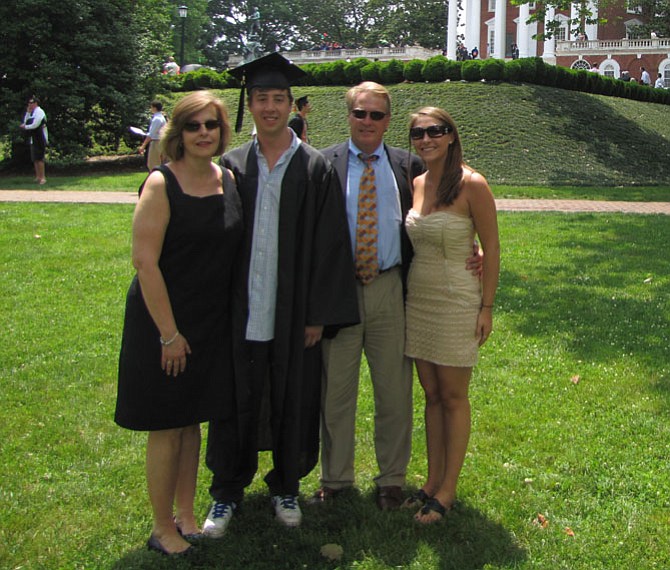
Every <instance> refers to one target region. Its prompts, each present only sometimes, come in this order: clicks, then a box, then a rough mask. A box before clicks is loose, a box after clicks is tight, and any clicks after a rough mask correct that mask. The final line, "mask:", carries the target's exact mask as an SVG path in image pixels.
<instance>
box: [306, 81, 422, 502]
mask: <svg viewBox="0 0 670 570" xmlns="http://www.w3.org/2000/svg"><path fill="white" fill-rule="evenodd" d="M346 103H347V111H348V122H349V127H350V133H351V138H350V139H349V140H348V141H347V142H345V143H342V144H338V145H334V146H331V147H329V148H327V149H325V150H323V151H322V153H323V154H324V155H325V156H326V158H328V159H329V160H330V161H331V162H332V164H333V166H334V167H335V170H336V172H337V175H338V178H339V179H340V184H341V186H342V190H343V192H344V195H345V200H346V206H347V218H348V221H349V231H350V235H351V242H352V246H353V248H354V253H355V247H356V227H357V212H358V194H359V181H360V179H361V176H362V174H363V171H364V170H365V164H366V162H365V161H366V160H367V159H368V157H370V156H371V155H374V158H373V159H372V160H373V162H372V167H373V169H374V178H375V187H376V194H377V198H376V200H377V206H376V210H377V229H378V231H377V258H378V274H377V275H376V277H375V278H374V279H372V281H370V282H367V283H366V284H363V282H362V281H361V280H360V279H359V280H358V282H357V289H358V301H359V311H360V320H361V322H360V324H358V325H355V326H352V327H347V328H343V329H341V330H339V332H337V334H336V336H335V337H334V338H332V339H326V340H324V341H323V356H324V373H323V392H322V408H321V488H320V489H319V490H318V491H317V492H316V494H315V496H314V498H313V502H322V501H326V500H328V499H331V498H333V497H335V496H336V495H337V494H338V493H339V492H341V491H342V490H344V489H347V488H350V487H352V486H353V484H354V449H355V425H356V400H357V396H358V378H359V371H360V364H361V356H362V353H363V351H365V356H366V358H367V361H368V365H369V367H370V375H371V378H372V385H373V390H374V400H375V438H374V442H375V453H376V456H377V463H378V465H379V473H378V475H377V476H376V477H375V483H376V485H377V495H376V497H377V499H376V500H377V505H378V506H379V508H380V509H382V510H387V509H395V508H398V507H399V506H400V505H401V503H402V501H403V495H402V487H403V485H404V484H405V475H406V471H407V464H408V463H409V458H410V451H411V432H412V363H411V361H410V360H409V359H408V358H406V357H405V356H404V347H405V312H404V288H405V283H406V277H407V271H408V269H409V263H410V261H411V257H412V246H411V244H410V241H409V239H408V237H407V234H406V232H405V224H404V221H405V216H406V215H407V212H408V210H409V209H410V208H411V206H412V192H411V188H410V185H411V181H412V180H413V179H414V177H416V176H418V175H419V174H420V173H421V172H422V171H423V166H422V164H421V161H420V160H419V158H418V157H417V156H416V155H413V154H411V153H410V152H409V151H408V150H402V149H399V148H393V147H389V146H386V145H385V144H384V142H383V138H384V133H385V132H386V130H387V129H388V125H389V122H390V120H391V97H390V95H389V92H388V91H387V90H386V88H384V87H383V86H381V85H379V84H377V83H373V82H364V83H361V84H360V85H357V86H355V87H353V88H352V89H350V90H349V92H348V93H347V95H346Z"/></svg>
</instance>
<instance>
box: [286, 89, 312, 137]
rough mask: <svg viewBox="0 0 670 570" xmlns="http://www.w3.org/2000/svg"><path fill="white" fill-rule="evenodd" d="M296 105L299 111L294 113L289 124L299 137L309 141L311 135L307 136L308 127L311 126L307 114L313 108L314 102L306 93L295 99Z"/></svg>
mask: <svg viewBox="0 0 670 570" xmlns="http://www.w3.org/2000/svg"><path fill="white" fill-rule="evenodd" d="M295 106H296V108H297V109H298V112H297V113H296V114H295V115H293V117H292V118H291V120H290V121H289V122H288V126H289V127H291V128H292V129H293V130H294V131H295V134H296V135H298V138H299V139H300V140H301V141H302V142H306V143H309V137H308V136H307V127H308V126H309V125H308V123H307V114H308V113H309V112H310V111H311V110H312V104H311V103H310V102H309V98H308V97H307V95H305V96H304V97H298V98H297V99H296V100H295Z"/></svg>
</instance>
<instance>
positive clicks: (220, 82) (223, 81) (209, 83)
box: [181, 67, 235, 91]
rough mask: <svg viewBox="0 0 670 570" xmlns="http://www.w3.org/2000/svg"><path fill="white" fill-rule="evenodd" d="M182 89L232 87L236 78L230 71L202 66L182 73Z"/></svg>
mask: <svg viewBox="0 0 670 570" xmlns="http://www.w3.org/2000/svg"><path fill="white" fill-rule="evenodd" d="M181 77H182V90H183V91H195V90H197V89H224V88H226V87H232V86H233V84H234V82H235V79H234V78H233V76H232V75H230V74H229V73H228V72H226V71H224V72H222V73H218V72H216V71H215V70H213V69H209V68H206V67H201V68H200V69H197V70H195V71H189V72H188V73H184V74H182V76H181Z"/></svg>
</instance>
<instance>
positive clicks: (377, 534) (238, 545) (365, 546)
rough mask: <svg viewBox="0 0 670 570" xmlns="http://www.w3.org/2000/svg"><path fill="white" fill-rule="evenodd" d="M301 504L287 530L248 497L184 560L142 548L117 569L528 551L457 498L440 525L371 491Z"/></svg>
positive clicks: (507, 559) (479, 558) (455, 557)
mask: <svg viewBox="0 0 670 570" xmlns="http://www.w3.org/2000/svg"><path fill="white" fill-rule="evenodd" d="M302 505H303V508H302V510H303V515H304V517H303V523H302V526H301V527H300V528H297V529H289V528H284V527H282V526H281V525H279V524H278V523H277V522H276V521H275V520H274V513H273V512H272V509H271V507H270V503H269V500H268V497H267V495H264V494H258V493H254V494H251V495H249V496H248V498H247V499H246V500H245V503H244V505H243V509H242V510H241V512H240V513H238V514H236V516H235V518H234V519H233V521H232V522H231V526H230V528H229V530H228V532H227V534H226V535H225V536H224V537H223V538H221V539H218V540H205V541H203V542H202V543H201V544H200V545H199V547H198V552H197V553H196V554H195V555H194V556H192V557H190V559H189V560H178V561H175V560H170V559H167V558H166V557H163V556H160V555H158V554H154V553H149V552H146V551H133V552H129V553H128V554H127V555H126V556H124V557H123V558H121V559H120V560H118V561H117V562H116V564H114V566H113V567H112V568H114V569H115V570H133V569H138V570H139V569H146V570H153V569H163V568H203V569H204V568H208V569H221V570H223V569H226V570H231V569H245V570H246V569H250V570H279V569H286V570H296V569H302V568H306V569H309V570H319V569H324V570H326V569H333V568H353V567H356V566H360V565H364V566H365V567H370V568H373V567H374V568H389V569H391V568H393V569H395V568H407V567H410V566H412V567H419V566H417V564H420V567H421V568H425V569H426V570H429V569H433V568H435V569H437V568H440V569H454V570H456V569H458V570H478V569H480V568H484V567H485V566H486V565H487V564H488V565H492V566H494V567H500V566H508V565H509V566H514V565H515V564H517V563H519V562H521V561H523V560H524V559H525V557H526V554H525V552H524V551H523V550H522V549H521V548H519V547H518V546H517V545H516V544H515V542H514V539H513V537H512V535H511V533H510V532H508V531H507V530H506V529H505V528H504V527H502V526H501V525H500V524H498V523H496V522H494V521H491V520H489V519H487V518H486V517H485V516H484V515H483V514H482V513H481V512H479V511H477V510H476V509H473V508H471V507H469V506H467V505H464V504H459V505H457V506H456V507H455V509H454V510H453V511H452V512H451V513H449V515H448V516H447V519H446V520H445V521H443V522H441V523H438V524H434V525H429V526H422V525H419V524H417V523H415V522H414V520H413V518H412V516H413V514H414V513H413V511H409V510H400V511H395V512H381V511H379V510H378V509H377V507H376V505H375V502H374V496H373V493H372V492H369V493H365V494H361V493H359V492H358V491H353V490H352V491H350V492H346V493H344V494H343V495H342V496H340V497H338V498H337V499H336V500H335V501H333V502H330V503H328V504H324V505H318V506H309V505H305V501H302ZM325 544H337V545H339V546H341V547H342V549H343V555H342V558H341V559H340V560H339V561H331V560H327V559H326V558H324V557H323V556H322V555H321V553H320V550H321V547H322V546H323V545H325Z"/></svg>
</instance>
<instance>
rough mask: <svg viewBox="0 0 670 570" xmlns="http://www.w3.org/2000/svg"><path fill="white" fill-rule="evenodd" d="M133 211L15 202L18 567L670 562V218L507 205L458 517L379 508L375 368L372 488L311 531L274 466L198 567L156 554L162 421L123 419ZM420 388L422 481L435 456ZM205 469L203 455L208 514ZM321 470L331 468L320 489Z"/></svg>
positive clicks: (360, 462) (2, 450)
mask: <svg viewBox="0 0 670 570" xmlns="http://www.w3.org/2000/svg"><path fill="white" fill-rule="evenodd" d="M131 216H132V206H128V205H125V206H123V205H118V206H117V205H71V204H68V205H66V204H7V203H0V220H1V223H2V228H3V231H2V232H1V233H0V266H1V267H2V272H1V273H0V290H2V292H3V295H2V296H1V297H0V315H1V317H0V326H1V327H2V331H3V333H4V334H3V335H2V343H0V398H1V399H2V407H1V408H0V441H1V442H2V444H1V445H0V481H1V483H0V513H1V514H0V567H1V568H8V569H18V568H21V569H31V570H32V569H60V568H64V569H65V568H66V569H72V568H77V569H91V568H96V569H97V568H115V569H119V570H121V569H124V570H125V569H139V568H147V569H159V568H175V567H177V568H188V567H193V568H203V569H204V568H220V569H224V568H225V569H233V568H235V569H237V568H240V569H242V568H244V569H248V568H251V569H254V570H256V569H257V570H265V569H267V570H276V569H281V568H285V569H296V568H298V569H299V568H306V569H310V570H313V569H323V570H326V569H329V570H330V569H336V568H337V569H357V570H358V569H364V570H381V569H384V570H386V569H388V570H391V569H395V568H408V569H417V570H418V569H421V570H424V569H443V568H449V569H459V570H460V569H473V570H474V569H484V568H486V569H488V570H492V569H513V568H514V569H531V568H533V569H535V568H537V569H540V568H541V569H547V568H551V569H566V570H575V569H584V570H592V569H613V568H616V569H618V568H622V569H624V568H625V569H628V568H635V569H647V568H649V569H651V568H665V567H667V561H668V560H669V559H670V538H669V537H670V499H669V497H670V471H669V470H668V457H670V427H669V426H670V422H669V421H668V416H669V414H670V332H669V331H670V305H669V304H668V298H670V258H669V257H668V254H667V252H666V249H665V244H667V243H668V242H669V241H670V224H668V220H667V217H663V216H637V215H623V214H557V213H507V212H504V213H500V214H499V219H500V232H501V242H502V272H501V281H500V289H499V296H498V300H497V308H496V312H495V329H496V330H495V332H494V334H493V336H492V337H491V340H490V341H489V343H488V344H487V345H486V346H485V347H484V349H483V350H482V353H481V358H480V363H479V365H478V367H477V368H476V370H475V374H474V379H473V383H472V392H471V394H472V404H473V434H472V440H471V445H470V449H469V453H468V457H467V459H466V464H465V467H464V470H463V474H462V479H461V485H460V500H461V503H460V506H459V507H458V508H457V509H456V510H455V511H454V512H453V513H451V514H450V515H449V517H448V519H447V520H446V521H445V523H444V524H440V525H435V526H433V527H431V528H425V527H419V526H417V525H415V524H414V523H413V522H412V520H411V513H408V512H395V513H380V512H379V511H377V509H376V508H375V506H374V503H373V501H372V496H371V491H372V481H371V480H372V477H373V476H374V474H375V470H376V465H375V459H374V455H373V452H372V422H373V409H372V402H371V393H370V388H369V382H368V375H367V371H366V370H364V371H363V373H362V381H361V384H362V392H361V398H360V409H359V423H358V449H357V453H358V455H357V475H358V486H359V488H360V493H351V494H350V495H349V496H348V497H346V498H344V500H342V501H341V502H339V503H336V504H335V505H333V506H331V507H325V508H312V507H304V509H303V510H304V512H305V517H304V524H303V526H302V527H301V528H300V529H293V530H289V529H285V528H283V527H279V526H278V525H277V524H276V523H275V522H274V521H273V518H272V514H271V510H270V507H269V503H268V499H267V496H266V492H265V488H264V485H263V483H262V481H261V480H260V478H257V480H256V481H255V482H254V484H253V486H252V487H251V489H250V494H249V496H248V500H247V502H246V503H245V510H244V513H243V515H241V516H240V517H238V518H237V519H236V520H235V521H234V524H233V525H232V526H231V529H230V533H229V534H228V535H227V536H226V537H225V538H224V539H222V540H220V541H218V542H208V543H206V544H204V545H203V546H202V547H201V549H200V553H199V554H198V556H197V557H196V558H195V559H194V560H193V563H192V565H191V566H189V565H187V564H186V563H182V564H174V563H172V562H168V561H166V560H163V559H161V558H159V557H158V556H157V555H155V554H152V553H149V552H147V551H146V550H145V549H144V542H145V541H146V539H147V537H148V534H149V532H150V528H151V516H150V510H149V504H148V500H147V497H146V490H145V482H144V470H143V461H144V443H145V436H144V435H143V434H136V433H131V432H128V431H125V430H122V429H120V428H118V427H117V426H116V425H115V424H114V423H113V421H112V417H113V409H114V402H115V390H116V379H115V375H116V364H117V356H118V349H119V343H120V333H121V324H122V319H123V305H124V297H125V292H126V288H127V286H128V284H129V281H130V278H131V275H132V268H131V264H130V221H131ZM415 396H416V398H415V411H416V415H415V420H414V451H413V457H412V462H411V465H410V472H409V475H408V484H409V486H411V487H413V488H414V487H417V486H419V485H420V484H421V483H422V477H423V474H424V471H425V446H424V432H423V427H422V416H421V407H422V400H421V391H420V389H419V388H418V387H417V389H416V390H415ZM203 431H204V432H205V431H206V430H203ZM262 463H263V466H264V467H267V464H268V458H267V456H263V460H262ZM208 483H209V480H208V473H207V470H206V468H205V467H204V462H203V464H202V469H201V479H200V482H199V487H198V496H197V508H198V511H199V513H201V515H202V517H203V518H204V516H205V514H206V511H207V508H208V502H209V501H208V496H207V486H208ZM317 486H318V473H317V472H314V473H312V474H311V475H310V476H309V477H307V478H306V479H305V481H304V484H303V493H304V495H305V496H306V495H309V494H311V492H313V491H314V489H315V488H316V487H317ZM539 514H541V515H542V516H543V517H545V518H546V521H547V525H546V527H543V526H541V525H540V524H538V523H537V520H538V515H539ZM568 529H569V530H568ZM573 534H574V536H573ZM326 543H337V544H339V545H341V546H342V547H343V549H344V556H343V558H342V560H341V561H340V562H339V563H336V562H327V561H326V560H324V559H322V558H321V556H320V554H319V549H320V548H321V546H322V545H324V544H326Z"/></svg>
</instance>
